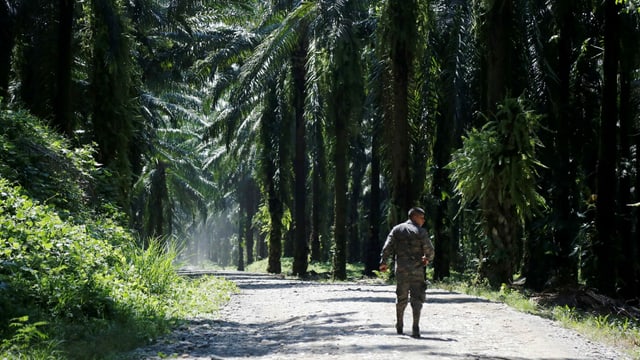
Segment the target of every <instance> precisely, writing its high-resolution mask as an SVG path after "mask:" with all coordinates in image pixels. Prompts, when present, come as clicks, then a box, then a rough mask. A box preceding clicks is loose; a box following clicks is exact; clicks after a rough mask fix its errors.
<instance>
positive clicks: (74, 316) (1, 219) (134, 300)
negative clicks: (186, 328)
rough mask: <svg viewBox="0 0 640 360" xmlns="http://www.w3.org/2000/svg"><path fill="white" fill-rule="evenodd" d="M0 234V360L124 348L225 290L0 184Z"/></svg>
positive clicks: (210, 305) (105, 225) (118, 234)
mask: <svg viewBox="0 0 640 360" xmlns="http://www.w3.org/2000/svg"><path fill="white" fill-rule="evenodd" d="M0 235H1V236H0V338H1V339H4V340H2V341H0V358H2V357H3V355H2V354H3V351H4V354H5V355H6V356H9V355H10V354H12V353H13V352H15V351H23V350H24V349H27V348H28V349H30V350H29V351H35V352H37V351H40V352H41V353H47V352H49V353H51V351H53V350H52V346H54V345H55V346H57V347H60V346H63V345H64V349H59V348H58V349H54V350H55V351H56V352H60V354H62V353H63V352H62V350H64V353H66V354H68V356H69V357H71V358H81V357H82V354H86V353H87V351H86V350H87V348H92V349H95V347H96V346H99V344H103V345H102V346H103V348H101V353H105V354H107V353H109V352H110V351H111V352H113V351H114V350H116V351H117V350H124V349H127V348H130V347H133V346H135V345H137V344H139V343H141V342H144V341H147V340H148V339H150V338H154V337H156V336H158V335H160V334H162V333H164V332H166V331H167V330H168V329H169V328H170V326H171V325H172V324H175V322H176V321H178V319H179V318H183V317H184V316H187V315H189V314H190V312H191V311H196V312H197V311H215V309H217V306H219V305H220V304H221V303H222V302H224V301H226V299H228V295H229V293H230V292H231V291H233V289H234V288H233V286H232V285H231V284H230V283H229V282H227V281H224V280H221V279H208V280H206V279H203V280H199V281H190V280H186V279H184V278H181V277H178V276H177V274H176V271H175V268H174V267H173V262H174V260H175V258H176V256H177V251H176V250H175V249H172V248H171V247H169V248H167V247H165V246H162V245H161V243H160V242H159V241H151V246H150V247H149V248H147V249H146V250H144V249H141V248H139V247H137V246H136V245H135V244H136V241H135V240H134V239H133V238H132V237H131V235H130V234H129V232H128V231H127V230H126V229H124V228H122V227H120V226H118V225H116V224H115V223H114V222H113V221H111V220H109V219H107V218H100V219H98V220H87V222H86V224H83V225H79V224H73V223H70V222H67V221H64V220H62V219H61V218H60V217H59V216H58V215H57V214H56V212H55V211H54V208H53V207H52V206H44V205H41V204H39V203H38V202H36V201H34V200H31V199H30V198H29V197H27V196H26V195H25V194H24V193H23V192H22V191H21V189H20V188H19V187H13V186H11V185H10V184H9V182H8V181H7V180H6V179H2V178H0ZM33 342H36V344H35V345H33V344H32V343H33ZM52 344H53V345H52ZM78 349H79V350H78Z"/></svg>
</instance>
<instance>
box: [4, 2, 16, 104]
mask: <svg viewBox="0 0 640 360" xmlns="http://www.w3.org/2000/svg"><path fill="white" fill-rule="evenodd" d="M15 26H16V9H14V8H13V7H12V6H11V5H10V4H9V3H8V2H7V1H0V98H3V99H6V98H7V97H8V95H9V74H10V73H11V56H12V54H13V47H14V45H15V36H16V28H15Z"/></svg>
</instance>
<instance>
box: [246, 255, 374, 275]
mask: <svg viewBox="0 0 640 360" xmlns="http://www.w3.org/2000/svg"><path fill="white" fill-rule="evenodd" d="M267 265H268V259H262V260H258V261H256V262H253V263H251V264H249V265H247V266H246V268H245V270H246V271H247V272H256V273H266V272H267ZM281 266H282V273H283V274H285V275H290V274H291V269H292V267H293V258H290V257H286V258H282V259H281ZM363 271H364V265H363V264H362V263H354V264H347V280H356V279H361V278H362V273H363ZM307 273H308V275H309V277H310V278H312V279H314V280H330V279H331V262H311V263H309V267H308V268H307Z"/></svg>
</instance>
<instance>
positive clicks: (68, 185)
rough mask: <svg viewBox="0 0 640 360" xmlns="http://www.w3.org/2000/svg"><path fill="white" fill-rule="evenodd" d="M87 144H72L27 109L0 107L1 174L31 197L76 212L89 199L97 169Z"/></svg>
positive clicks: (91, 151) (62, 211) (64, 210)
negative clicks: (76, 146) (74, 146)
mask: <svg viewBox="0 0 640 360" xmlns="http://www.w3.org/2000/svg"><path fill="white" fill-rule="evenodd" d="M93 152H94V151H93V149H92V148H91V147H90V146H85V147H79V148H71V147H70V146H69V141H68V140H66V139H65V138H64V137H62V136H60V135H59V134H57V133H55V132H52V131H49V130H48V129H47V127H46V125H45V124H44V123H43V122H42V121H41V120H40V119H38V118H37V117H35V116H32V115H31V114H29V113H28V112H26V111H23V110H20V111H13V110H8V109H0V176H2V177H3V178H5V179H7V180H9V181H11V182H14V183H17V184H20V185H21V186H22V187H23V189H24V191H26V193H27V194H28V195H29V196H30V197H31V198H33V199H36V200H38V201H41V202H46V203H49V204H53V205H55V206H56V207H57V209H58V210H59V211H60V212H61V213H75V214H78V210H79V209H82V208H84V206H83V205H84V204H86V203H87V202H88V200H90V197H91V196H90V195H91V193H92V190H91V189H92V188H93V186H92V183H93V180H95V177H96V175H97V173H98V169H97V168H96V167H95V166H94V160H93Z"/></svg>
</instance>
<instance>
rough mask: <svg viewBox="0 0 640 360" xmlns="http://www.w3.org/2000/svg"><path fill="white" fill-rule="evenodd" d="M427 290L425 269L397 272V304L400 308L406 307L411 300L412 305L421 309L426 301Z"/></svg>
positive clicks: (416, 308)
mask: <svg viewBox="0 0 640 360" xmlns="http://www.w3.org/2000/svg"><path fill="white" fill-rule="evenodd" d="M421 269H422V268H421ZM426 290H427V284H426V282H425V279H424V270H422V271H412V272H408V273H405V272H397V273H396V304H397V306H398V307H399V308H401V309H404V308H405V307H406V306H407V304H408V303H409V302H411V307H412V308H413V309H414V310H417V311H419V310H420V309H422V304H423V303H424V301H425V292H426Z"/></svg>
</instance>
